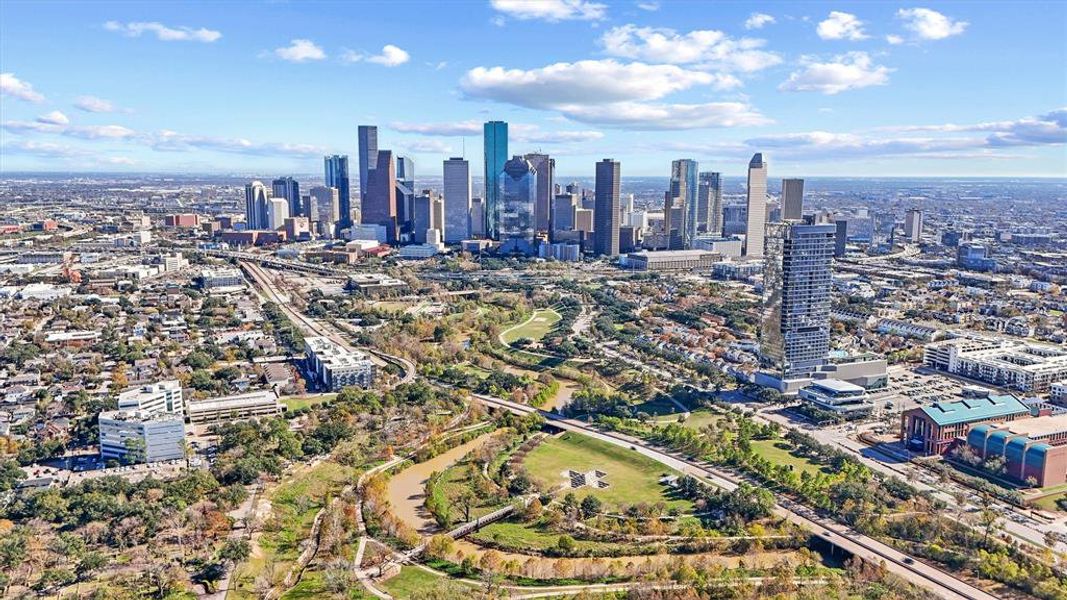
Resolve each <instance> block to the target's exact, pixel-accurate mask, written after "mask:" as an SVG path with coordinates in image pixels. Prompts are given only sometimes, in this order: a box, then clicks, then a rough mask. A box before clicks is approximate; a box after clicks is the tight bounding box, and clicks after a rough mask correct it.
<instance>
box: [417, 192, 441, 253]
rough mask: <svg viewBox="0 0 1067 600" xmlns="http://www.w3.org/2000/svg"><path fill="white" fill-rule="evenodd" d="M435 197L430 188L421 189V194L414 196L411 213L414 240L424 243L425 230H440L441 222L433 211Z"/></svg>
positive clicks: (425, 238)
mask: <svg viewBox="0 0 1067 600" xmlns="http://www.w3.org/2000/svg"><path fill="white" fill-rule="evenodd" d="M436 200H437V199H436V198H435V197H434V195H433V192H432V191H430V190H423V191H422V194H420V195H418V196H415V209H414V211H413V212H414V214H413V216H412V217H413V221H414V229H415V235H414V238H415V242H416V243H419V244H425V243H426V240H427V235H426V232H427V231H428V230H431V229H435V230H440V229H441V223H440V222H439V221H438V220H437V217H436V215H435V211H434V204H435V203H436Z"/></svg>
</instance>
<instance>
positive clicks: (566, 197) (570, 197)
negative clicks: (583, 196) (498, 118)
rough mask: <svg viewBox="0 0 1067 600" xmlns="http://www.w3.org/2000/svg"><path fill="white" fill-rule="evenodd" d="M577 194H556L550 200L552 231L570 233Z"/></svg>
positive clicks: (576, 206) (576, 204)
mask: <svg viewBox="0 0 1067 600" xmlns="http://www.w3.org/2000/svg"><path fill="white" fill-rule="evenodd" d="M577 209H578V194H556V197H555V198H553V199H552V231H554V232H555V231H572V230H573V229H574V211H575V210H577Z"/></svg>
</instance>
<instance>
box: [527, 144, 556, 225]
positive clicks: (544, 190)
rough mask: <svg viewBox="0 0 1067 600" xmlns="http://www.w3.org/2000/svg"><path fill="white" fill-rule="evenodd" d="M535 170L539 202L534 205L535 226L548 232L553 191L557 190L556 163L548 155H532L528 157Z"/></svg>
mask: <svg viewBox="0 0 1067 600" xmlns="http://www.w3.org/2000/svg"><path fill="white" fill-rule="evenodd" d="M525 158H526V160H528V161H530V164H531V165H533V168H534V169H536V170H537V200H536V202H535V203H534V226H535V227H537V230H538V231H548V230H549V227H550V226H551V215H552V190H554V189H555V182H554V181H553V178H554V177H555V171H556V161H555V160H554V159H552V158H549V157H548V155H547V154H540V153H537V152H535V153H532V154H527V155H526V157H525Z"/></svg>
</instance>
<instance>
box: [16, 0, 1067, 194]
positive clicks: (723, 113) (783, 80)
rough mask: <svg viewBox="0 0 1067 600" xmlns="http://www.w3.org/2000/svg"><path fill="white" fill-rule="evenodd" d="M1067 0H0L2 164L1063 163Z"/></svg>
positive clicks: (259, 167)
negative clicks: (498, 157)
mask: <svg viewBox="0 0 1067 600" xmlns="http://www.w3.org/2000/svg"><path fill="white" fill-rule="evenodd" d="M1065 39H1067V3H1063V2H1044V3H1021V2H1012V3H1008V2H981V3H977V2H976V3H967V2H950V3H943V2H919V3H915V2H910V1H905V0H902V1H882V2H804V3H801V2H779V3H775V2H767V3H758V2H722V1H717V2H698V1H686V2H669V1H667V0H659V1H656V0H637V1H627V2H607V1H591V0H471V1H467V2H462V1H459V2H456V1H453V2H442V1H432V2H430V1H427V2H407V1H403V0H397V1H394V2H381V3H374V2H369V1H364V2H213V3H196V2H158V3H156V2H139V3H133V2H116V3H97V2H57V3H51V2H38V1H34V2H23V1H17V0H5V1H4V2H3V3H2V4H0V73H2V74H3V75H2V80H0V91H2V92H3V95H2V97H0V108H2V110H0V112H2V118H0V127H2V128H0V169H2V170H4V171H16V170H53V171H66V170H117V171H188V172H234V173H262V174H274V173H278V174H282V173H306V172H318V171H319V170H321V156H322V155H323V154H324V153H335V152H337V153H346V154H349V155H353V156H354V155H355V151H356V126H357V125H359V124H376V125H378V126H379V140H380V145H381V146H382V147H385V148H392V149H393V150H395V151H397V152H399V153H402V154H408V155H411V156H413V157H414V158H415V160H416V164H417V165H418V170H419V172H421V173H426V174H439V172H440V168H441V167H440V164H441V161H442V160H443V159H444V158H446V157H447V156H448V155H458V154H459V153H461V151H462V148H463V141H464V139H465V140H466V149H467V152H466V155H467V157H468V158H470V159H471V161H472V167H473V168H474V169H475V170H476V172H477V171H478V170H480V168H481V156H480V148H481V135H480V123H481V122H483V121H485V120H489V119H502V120H505V121H508V122H509V123H511V127H512V139H511V151H512V152H513V153H522V152H530V151H534V150H538V149H540V150H542V151H545V152H548V153H550V154H552V155H554V156H556V157H557V172H558V173H560V174H561V175H575V176H577V175H588V174H591V173H592V171H593V163H594V162H595V161H596V160H599V159H601V158H604V157H613V158H616V159H618V160H620V161H622V165H623V173H624V175H665V174H667V172H668V171H669V166H670V160H671V159H675V158H695V159H697V160H698V161H700V163H701V169H702V170H718V171H722V172H725V173H727V174H731V175H732V174H739V173H741V172H742V171H743V169H744V167H745V164H746V162H747V159H748V157H749V156H751V154H752V152H754V151H762V152H764V153H765V155H766V156H768V157H769V160H770V163H771V169H772V172H773V174H774V175H782V176H786V175H795V176H804V175H809V176H816V175H890V176H892V175H933V176H936V175H946V176H967V175H981V176H989V175H1004V176H1065V175H1067V149H1065V143H1067V42H1065V41H1064V40H1065Z"/></svg>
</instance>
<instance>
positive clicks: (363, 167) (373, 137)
mask: <svg viewBox="0 0 1067 600" xmlns="http://www.w3.org/2000/svg"><path fill="white" fill-rule="evenodd" d="M357 136H358V138H359V139H358V140H357V141H358V143H359V149H358V151H359V202H360V209H361V210H362V208H363V201H364V200H365V199H366V198H367V186H368V185H369V184H370V172H371V171H373V170H374V169H376V168H378V127H377V126H376V125H360V126H359V127H358V128H357ZM326 185H329V183H327V184H326Z"/></svg>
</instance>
